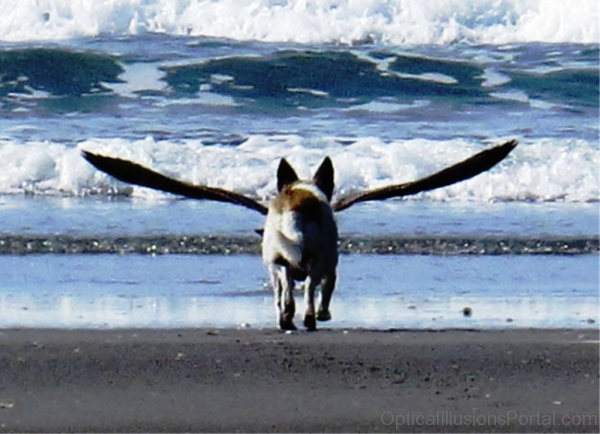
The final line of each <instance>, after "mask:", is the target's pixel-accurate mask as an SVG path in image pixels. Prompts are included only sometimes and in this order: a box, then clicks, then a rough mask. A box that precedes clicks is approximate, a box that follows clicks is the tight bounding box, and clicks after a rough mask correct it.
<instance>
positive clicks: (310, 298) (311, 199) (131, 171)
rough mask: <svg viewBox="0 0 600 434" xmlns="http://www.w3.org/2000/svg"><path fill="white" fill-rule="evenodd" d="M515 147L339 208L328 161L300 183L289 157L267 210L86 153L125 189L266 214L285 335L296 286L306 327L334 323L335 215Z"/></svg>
mask: <svg viewBox="0 0 600 434" xmlns="http://www.w3.org/2000/svg"><path fill="white" fill-rule="evenodd" d="M516 146H517V141H516V140H511V141H508V142H506V143H504V144H501V145H497V146H494V147H492V148H489V149H486V150H484V151H482V152H479V153H478V154H475V155H474V156H472V157H470V158H468V159H466V160H464V161H461V162H460V163H457V164H455V165H453V166H450V167H448V168H446V169H443V170H441V171H439V172H436V173H434V174H433V175H430V176H427V177H425V178H421V179H419V180H416V181H413V182H407V183H403V184H396V185H390V186H386V187H382V188H377V189H374V190H369V191H366V192H356V193H353V194H350V195H346V196H343V197H341V198H339V199H337V200H336V201H335V202H333V203H332V198H333V192H334V188H335V184H334V178H335V176H334V175H335V174H334V168H333V164H332V161H331V159H330V158H329V157H326V158H325V159H324V160H323V162H322V163H321V165H320V166H319V168H318V169H317V171H316V172H315V175H314V176H313V178H312V179H310V180H300V179H299V177H298V175H297V174H296V172H295V170H294V169H293V167H292V166H291V165H290V164H289V163H288V162H287V160H286V159H285V158H282V159H281V160H280V162H279V167H278V169H277V194H276V195H275V197H274V198H273V199H272V200H271V201H270V203H269V204H268V206H267V205H265V204H263V203H260V202H258V201H256V200H254V199H252V198H250V197H247V196H244V195H242V194H239V193H236V192H234V191H230V190H225V189H221V188H216V187H208V186H202V185H193V184H189V183H186V182H183V181H179V180H176V179H173V178H170V177H168V176H165V175H162V174H160V173H158V172H155V171H153V170H151V169H148V168H146V167H143V166H140V165H139V164H136V163H133V162H130V161H126V160H121V159H118V158H112V157H106V156H102V155H98V154H95V153H92V152H88V151H82V155H83V157H84V158H85V159H86V160H87V161H88V162H89V163H91V164H92V165H93V166H94V167H96V168H97V169H99V170H101V171H103V172H105V173H107V174H109V175H111V176H113V177H115V178H116V179H118V180H120V181H123V182H126V183H130V184H135V185H140V186H144V187H148V188H152V189H155V190H160V191H164V192H168V193H172V194H177V195H181V196H185V197H189V198H192V199H200V200H214V201H220V202H228V203H233V204H236V205H240V206H244V207H246V208H249V209H252V210H254V211H257V212H259V213H261V214H263V215H265V216H266V222H265V227H264V231H263V240H262V259H263V262H264V263H265V265H266V267H267V269H268V271H269V276H270V281H271V286H272V287H273V291H274V293H275V308H276V314H277V321H278V326H279V328H280V329H281V330H296V326H295V325H294V316H295V313H296V308H295V301H294V296H293V289H294V286H295V282H304V302H305V312H304V326H305V327H306V329H307V330H309V331H314V330H316V329H317V321H329V320H330V319H331V313H330V310H329V305H330V302H331V297H332V294H333V291H334V289H335V283H336V279H337V275H336V269H337V264H338V248H337V244H338V228H337V223H336V220H335V216H334V214H335V213H336V212H340V211H343V210H345V209H348V208H349V207H351V206H353V205H355V204H357V203H360V202H366V201H374V200H385V199H389V198H393V197H402V196H408V195H413V194H417V193H420V192H422V191H429V190H434V189H437V188H441V187H445V186H448V185H452V184H455V183H457V182H460V181H464V180H466V179H469V178H472V177H474V176H476V175H478V174H480V173H482V172H485V171H487V170H489V169H491V168H492V167H494V166H495V165H496V164H498V163H499V162H500V161H502V160H503V159H504V158H506V156H507V155H508V154H509V153H510V152H511V151H512V150H513V149H514V148H515V147H516ZM317 286H320V287H321V298H320V303H319V308H318V310H317V311H316V312H315V289H316V288H317Z"/></svg>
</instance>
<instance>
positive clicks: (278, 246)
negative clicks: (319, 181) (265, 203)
mask: <svg viewBox="0 0 600 434" xmlns="http://www.w3.org/2000/svg"><path fill="white" fill-rule="evenodd" d="M337 238H338V234H337V225H336V223H335V219H334V216H333V211H332V209H331V206H330V205H329V202H328V200H327V198H326V196H325V194H324V193H323V192H321V191H320V190H319V189H318V188H317V187H316V186H315V185H314V184H312V183H307V182H301V181H299V182H296V183H294V184H292V185H289V186H286V187H285V188H284V189H283V190H282V191H281V192H280V193H279V194H278V195H277V197H276V198H275V199H273V201H272V202H271V205H270V207H269V213H268V215H267V221H266V225H265V232H264V239H263V261H264V262H265V263H266V264H267V265H270V264H278V265H287V266H290V267H291V268H292V271H293V272H294V275H295V276H294V277H295V279H296V280H304V277H302V275H306V273H307V272H308V271H310V272H311V275H313V278H317V279H319V277H321V278H322V276H323V273H325V272H327V271H328V270H331V269H335V267H336V265H337V259H338V258H337Z"/></svg>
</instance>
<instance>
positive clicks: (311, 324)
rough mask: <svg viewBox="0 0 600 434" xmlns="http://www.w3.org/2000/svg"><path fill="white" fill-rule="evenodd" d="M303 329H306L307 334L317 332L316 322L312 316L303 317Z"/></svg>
mask: <svg viewBox="0 0 600 434" xmlns="http://www.w3.org/2000/svg"><path fill="white" fill-rule="evenodd" d="M304 327H306V329H307V330H308V331H309V332H314V331H315V330H317V320H315V316H314V315H305V316H304Z"/></svg>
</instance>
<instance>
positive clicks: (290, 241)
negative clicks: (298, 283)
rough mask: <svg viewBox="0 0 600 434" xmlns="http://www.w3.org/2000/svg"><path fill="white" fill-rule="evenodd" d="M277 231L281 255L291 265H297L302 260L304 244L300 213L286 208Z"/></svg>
mask: <svg viewBox="0 0 600 434" xmlns="http://www.w3.org/2000/svg"><path fill="white" fill-rule="evenodd" d="M277 229H278V231H277V232H278V233H279V236H280V250H281V254H282V256H283V257H284V258H285V259H286V261H287V262H289V263H290V264H291V265H292V266H295V267H297V266H299V265H300V262H302V250H303V245H304V232H303V230H302V215H300V213H298V212H296V211H292V210H287V211H284V212H283V214H282V215H281V220H280V221H279V227H278V228H277Z"/></svg>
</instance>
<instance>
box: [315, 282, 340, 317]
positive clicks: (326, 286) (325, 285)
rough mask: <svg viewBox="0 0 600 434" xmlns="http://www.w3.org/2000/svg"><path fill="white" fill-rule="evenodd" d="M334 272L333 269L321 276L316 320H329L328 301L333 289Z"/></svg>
mask: <svg viewBox="0 0 600 434" xmlns="http://www.w3.org/2000/svg"><path fill="white" fill-rule="evenodd" d="M335 281H336V273H335V271H333V272H331V273H329V274H328V275H327V276H325V277H324V278H323V281H322V283H321V304H320V306H319V312H318V313H317V320H319V321H329V320H330V319H331V312H329V303H330V302H331V296H332V295H333V290H334V289H335Z"/></svg>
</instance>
